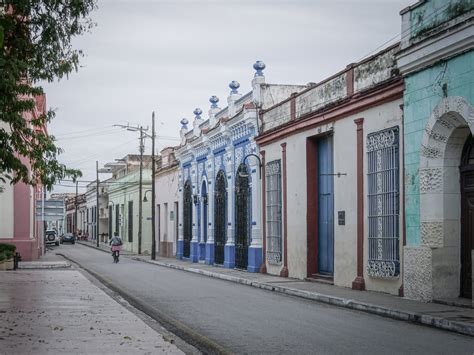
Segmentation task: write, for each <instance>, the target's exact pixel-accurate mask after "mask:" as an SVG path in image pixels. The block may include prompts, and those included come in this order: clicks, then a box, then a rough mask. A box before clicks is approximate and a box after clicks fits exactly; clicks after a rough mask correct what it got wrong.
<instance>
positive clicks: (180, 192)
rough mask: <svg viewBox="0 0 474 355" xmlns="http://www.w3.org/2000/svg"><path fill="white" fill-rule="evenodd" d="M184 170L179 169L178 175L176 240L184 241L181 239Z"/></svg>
mask: <svg viewBox="0 0 474 355" xmlns="http://www.w3.org/2000/svg"><path fill="white" fill-rule="evenodd" d="M183 174H184V170H183V169H180V174H179V175H178V201H179V202H178V223H179V224H178V240H184V237H183V207H184V206H183V194H184V191H183V188H184V183H183V181H184V175H183Z"/></svg>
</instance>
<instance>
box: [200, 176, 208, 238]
mask: <svg viewBox="0 0 474 355" xmlns="http://www.w3.org/2000/svg"><path fill="white" fill-rule="evenodd" d="M201 201H202V234H201V235H202V239H201V241H202V242H204V243H206V242H207V224H208V223H207V219H208V218H207V204H208V201H207V184H206V181H203V182H202V187H201Z"/></svg>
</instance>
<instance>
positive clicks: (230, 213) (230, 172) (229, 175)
mask: <svg viewBox="0 0 474 355" xmlns="http://www.w3.org/2000/svg"><path fill="white" fill-rule="evenodd" d="M233 150H234V147H232V146H229V147H227V148H226V152H225V155H224V159H225V167H226V179H227V242H226V245H234V243H235V242H234V230H235V226H234V222H235V221H234V191H235V186H234V184H235V183H234V180H235V176H234V164H233V163H232V161H233V154H232V153H233Z"/></svg>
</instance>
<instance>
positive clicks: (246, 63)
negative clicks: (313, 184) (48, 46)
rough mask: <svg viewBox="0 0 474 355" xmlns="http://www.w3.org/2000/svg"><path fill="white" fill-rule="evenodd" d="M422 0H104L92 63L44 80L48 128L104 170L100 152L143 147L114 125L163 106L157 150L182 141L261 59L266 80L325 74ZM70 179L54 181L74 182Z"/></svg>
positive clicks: (393, 29)
mask: <svg viewBox="0 0 474 355" xmlns="http://www.w3.org/2000/svg"><path fill="white" fill-rule="evenodd" d="M414 2H416V1H415V0H373V1H369V0H352V1H351V0H346V1H334V0H306V1H305V0H284V1H283V0H273V1H265V0H240V1H232V0H218V1H217V0H216V1H210V0H209V1H201V0H189V1H185V0H156V1H152V0H128V1H125V0H124V1H120V0H108V1H107V0H99V4H98V5H99V8H98V9H97V10H96V11H95V12H94V13H93V14H92V18H93V20H94V21H95V22H96V23H97V27H95V28H94V29H93V30H92V33H90V34H87V35H85V36H82V37H80V38H77V39H76V40H75V41H74V44H75V46H76V47H77V48H80V49H82V50H84V52H85V53H86V57H85V58H83V60H82V63H81V64H82V68H81V69H80V70H79V72H77V73H72V74H71V75H70V76H69V79H68V80H62V81H60V82H54V83H50V84H45V85H44V88H45V91H46V95H47V104H48V106H49V107H51V108H54V109H55V110H56V118H55V119H54V120H53V122H52V123H51V124H50V125H49V132H50V133H51V134H53V135H54V136H55V137H56V138H57V140H58V142H57V143H58V145H59V146H60V147H62V148H63V149H64V150H65V152H64V153H63V154H62V155H61V156H60V161H61V162H63V163H66V164H67V165H68V166H70V167H72V168H79V169H81V170H82V172H83V174H84V177H83V180H94V179H95V161H96V160H98V161H99V164H100V165H103V164H105V163H107V162H109V161H113V160H114V159H116V158H122V157H123V156H125V155H126V154H127V153H131V154H134V153H137V152H138V133H133V132H128V131H126V130H123V129H120V128H113V125H114V124H127V123H130V124H131V125H137V124H142V125H144V126H150V129H151V112H152V111H153V110H155V111H156V121H157V135H158V136H161V137H162V138H160V139H159V140H158V142H157V146H158V151H159V149H161V148H163V147H165V146H170V145H176V144H178V143H179V140H177V139H175V140H172V139H170V138H172V137H175V138H178V137H179V129H180V124H179V121H180V119H181V118H183V117H187V118H188V119H189V120H190V121H192V118H193V117H194V115H193V114H192V111H193V110H194V108H196V107H200V108H201V109H202V110H203V112H204V115H203V117H204V118H206V117H207V112H208V109H209V105H210V104H209V101H208V99H209V97H210V96H212V95H217V96H218V97H219V98H220V107H225V106H226V105H225V103H226V102H227V96H228V94H229V91H230V90H229V89H228V83H229V82H230V81H232V80H237V81H238V82H240V84H241V87H240V90H239V92H241V93H242V94H245V93H246V92H248V91H249V90H250V82H251V80H252V77H253V74H254V70H253V68H252V65H253V63H254V62H255V61H256V60H263V61H264V62H265V64H266V66H267V68H266V69H265V71H264V73H265V77H266V81H267V82H268V83H280V84H306V83H308V82H318V81H320V80H322V79H324V78H326V77H328V76H329V75H332V74H334V73H336V72H337V71H340V70H342V69H343V68H345V66H346V65H347V64H349V63H352V62H357V61H359V60H360V59H362V58H363V57H365V56H367V55H369V54H373V53H374V51H377V50H380V49H382V48H383V47H386V46H388V45H389V44H392V43H394V42H396V41H397V40H398V38H399V34H400V28H401V20H400V15H399V12H400V10H402V9H403V8H405V7H406V6H408V5H411V4H413V3H414ZM146 146H147V153H150V152H151V149H150V146H151V144H150V141H149V140H148V141H147V142H146ZM105 177H106V176H104V178H105ZM63 185H66V186H58V187H56V188H55V192H65V191H73V190H74V189H73V188H72V187H69V185H72V184H71V183H70V182H63Z"/></svg>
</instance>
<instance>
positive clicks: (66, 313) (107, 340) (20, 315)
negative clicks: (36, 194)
mask: <svg viewBox="0 0 474 355" xmlns="http://www.w3.org/2000/svg"><path fill="white" fill-rule="evenodd" d="M51 263H53V264H54V269H52V268H51V267H50V266H51ZM59 263H61V261H57V262H46V263H45V265H41V262H35V265H33V264H31V263H29V265H28V269H23V270H18V271H4V272H0V289H1V292H0V343H1V344H2V346H1V348H0V353H1V354H135V353H140V354H155V353H158V352H159V353H167V354H182V352H181V351H180V350H179V349H178V348H177V347H176V345H174V344H172V343H171V342H170V339H169V338H168V337H167V336H162V335H160V334H158V333H157V332H156V331H155V330H153V329H152V328H150V327H149V326H148V325H147V324H146V323H145V322H144V321H142V320H141V319H140V318H139V317H138V316H137V315H135V314H133V313H132V312H131V311H129V310H128V309H127V308H126V307H125V306H124V305H122V304H120V303H118V302H117V301H115V300H114V299H112V298H111V297H110V296H109V295H107V294H106V293H105V292H104V291H103V290H101V289H100V288H98V287H97V286H95V285H94V284H92V283H91V281H89V280H88V279H87V278H86V277H85V276H84V275H83V274H81V273H80V272H79V271H77V270H74V269H71V268H70V265H69V267H68V266H64V264H65V263H64V262H63V267H65V268H64V269H62V270H59ZM25 264H26V263H25ZM34 266H36V268H35V269H33V267H34Z"/></svg>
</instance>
